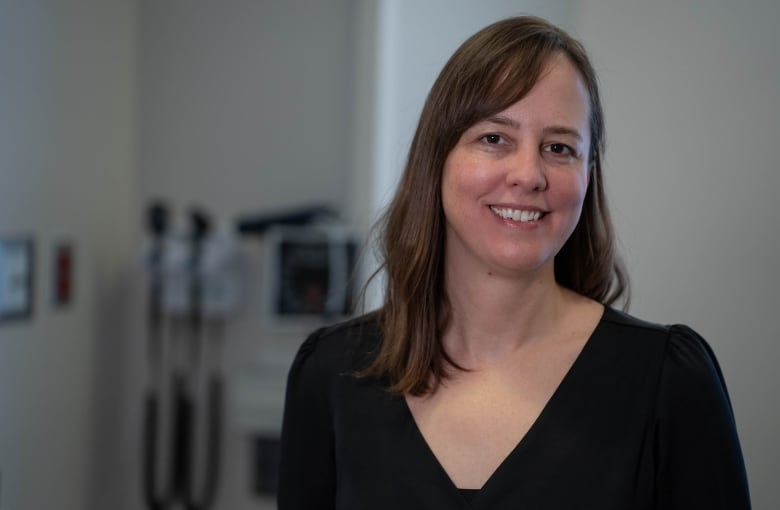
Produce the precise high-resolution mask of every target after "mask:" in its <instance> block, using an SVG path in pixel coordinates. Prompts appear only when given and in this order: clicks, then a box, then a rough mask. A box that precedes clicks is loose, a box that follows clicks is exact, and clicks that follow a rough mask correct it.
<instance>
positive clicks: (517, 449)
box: [400, 305, 612, 508]
mask: <svg viewBox="0 0 780 510" xmlns="http://www.w3.org/2000/svg"><path fill="white" fill-rule="evenodd" d="M611 313H612V312H611V308H610V307H608V306H606V305H605V306H604V309H603V311H602V314H601V317H600V318H599V321H598V323H596V327H595V328H593V331H592V332H591V333H590V335H589V336H588V339H587V340H586V341H585V344H584V345H583V347H582V349H581V350H580V352H579V354H577V356H576V357H575V359H574V362H573V363H572V364H571V366H570V367H569V369H568V370H567V371H566V373H565V374H564V376H563V378H562V379H561V381H560V383H558V386H557V387H556V388H555V390H554V391H553V393H552V395H551V396H550V398H549V399H548V400H547V402H546V403H545V404H544V406H543V407H542V410H541V412H540V413H539V415H538V416H537V417H536V419H535V420H534V422H533V423H532V424H531V426H530V427H529V428H528V430H527V431H526V433H525V434H524V435H523V437H521V438H520V440H519V441H518V442H517V444H515V446H514V447H513V448H512V449H511V450H510V451H509V453H508V454H507V455H506V457H504V459H503V460H502V461H501V462H500V463H499V464H498V466H496V468H495V469H494V470H493V472H492V473H491V474H490V476H488V478H487V479H486V480H485V483H484V484H483V485H482V487H480V488H479V489H473V490H475V491H476V493H475V494H474V495H473V497H472V498H470V503H469V502H467V501H466V498H465V497H464V496H463V495H462V494H460V493H459V491H460V490H461V488H460V487H457V486H456V485H455V483H454V482H453V481H452V478H450V475H449V474H448V473H447V470H446V469H444V466H442V464H441V462H440V461H439V459H438V457H436V454H435V453H434V452H433V450H432V449H431V447H430V445H429V444H428V441H427V440H426V439H425V436H424V435H423V433H422V431H421V430H420V427H419V426H418V425H417V421H416V420H415V418H414V414H412V410H411V408H410V407H409V403H408V402H407V401H406V398H405V397H403V396H401V397H400V400H401V405H402V406H403V410H404V414H405V418H406V419H407V420H409V422H410V425H411V428H412V429H413V432H414V436H415V441H416V443H417V445H418V446H419V449H420V450H422V451H423V452H424V453H423V456H424V457H425V459H426V462H432V463H433V465H434V466H435V468H436V471H438V472H439V473H440V475H441V476H442V477H443V478H444V480H446V483H447V484H448V485H449V486H450V488H451V490H452V491H455V492H458V493H459V496H460V498H461V500H462V501H463V502H464V504H465V505H466V506H465V507H464V508H472V506H473V505H474V504H475V503H477V502H478V501H479V500H480V499H481V496H482V495H483V493H484V492H485V489H486V488H487V489H488V490H489V489H490V487H491V486H492V485H493V484H495V483H496V481H495V480H496V479H499V478H500V477H501V476H502V475H501V474H502V472H503V471H505V470H506V469H508V468H507V467H506V466H507V464H509V463H511V462H512V461H513V460H514V458H515V457H517V456H520V455H522V452H523V450H527V449H528V445H529V444H533V442H534V441H535V440H536V436H539V435H540V434H544V431H545V423H547V422H549V421H550V420H551V419H553V418H552V417H554V415H555V410H556V407H557V403H558V402H559V401H561V400H562V399H563V398H562V396H561V395H562V394H564V395H565V393H566V391H567V390H568V389H569V388H571V387H573V386H576V384H575V383H576V376H577V373H578V372H579V367H580V366H582V365H584V364H587V358H588V357H589V356H590V352H591V351H593V350H594V348H595V347H594V346H593V344H594V343H595V339H596V338H597V337H598V336H599V332H600V330H601V329H602V328H603V327H604V324H605V323H606V322H607V319H608V316H609V315H610V314H611Z"/></svg>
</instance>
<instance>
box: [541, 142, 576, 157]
mask: <svg viewBox="0 0 780 510" xmlns="http://www.w3.org/2000/svg"><path fill="white" fill-rule="evenodd" d="M547 150H548V151H550V152H552V153H553V154H566V155H571V156H573V155H574V149H572V148H571V147H569V146H568V145H566V144H563V143H551V144H550V145H548V146H547Z"/></svg>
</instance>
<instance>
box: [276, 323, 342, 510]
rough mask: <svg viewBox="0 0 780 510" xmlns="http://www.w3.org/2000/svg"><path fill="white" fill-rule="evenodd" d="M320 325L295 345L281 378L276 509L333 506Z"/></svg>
mask: <svg viewBox="0 0 780 510" xmlns="http://www.w3.org/2000/svg"><path fill="white" fill-rule="evenodd" d="M319 338H320V331H317V332H314V333H313V334H312V335H311V336H309V337H308V338H307V339H306V341H305V342H304V343H303V344H302V345H301V347H300V349H299V350H298V353H297V355H296V356H295V359H294V361H293V364H292V366H291V368H290V372H289V375H288V379H287V393H286V397H285V407H284V418H283V423H282V437H281V450H280V456H281V461H280V466H279V487H278V494H277V502H278V508H279V510H304V509H306V510H326V509H333V508H334V501H335V482H336V475H335V470H334V453H333V452H334V446H333V421H332V418H331V413H330V410H329V404H328V401H329V399H328V388H329V380H328V376H327V374H326V373H325V371H324V370H323V369H322V364H321V360H320V359H319V356H318V354H320V353H318V349H317V347H318V346H317V343H318V340H319Z"/></svg>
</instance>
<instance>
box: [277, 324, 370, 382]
mask: <svg viewBox="0 0 780 510" xmlns="http://www.w3.org/2000/svg"><path fill="white" fill-rule="evenodd" d="M379 339H380V333H379V327H378V324H377V317H376V313H369V314H366V315H361V316H359V317H355V318H353V319H350V320H347V321H344V322H339V323H336V324H332V325H329V326H325V327H322V328H319V329H317V330H316V331H314V332H312V333H311V334H310V335H309V336H308V337H307V338H306V340H305V341H304V342H303V343H302V344H301V346H300V348H299V349H298V353H297V354H296V356H295V360H294V361H293V365H292V368H291V370H290V375H291V376H294V375H295V374H297V373H299V372H302V371H307V372H313V371H316V372H319V373H320V374H322V375H328V374H331V375H336V374H341V373H353V372H355V371H357V370H360V369H361V368H363V366H364V365H365V364H366V363H367V362H368V361H369V360H370V359H371V357H372V356H373V355H374V354H375V352H376V350H377V348H378V346H379Z"/></svg>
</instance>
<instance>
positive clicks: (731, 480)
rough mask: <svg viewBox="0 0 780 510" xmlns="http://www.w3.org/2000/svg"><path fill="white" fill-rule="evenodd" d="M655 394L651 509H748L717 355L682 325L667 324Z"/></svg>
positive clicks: (743, 473) (742, 469) (741, 467)
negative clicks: (654, 469) (654, 472)
mask: <svg viewBox="0 0 780 510" xmlns="http://www.w3.org/2000/svg"><path fill="white" fill-rule="evenodd" d="M666 349H667V352H666V356H665V360H664V364H663V367H662V371H661V380H660V386H659V393H658V402H657V411H656V413H657V414H656V427H657V436H656V437H657V443H656V458H657V467H658V469H657V480H656V482H657V483H656V487H657V491H656V498H657V501H656V508H659V509H664V510H675V509H687V510H690V509H693V508H707V509H709V510H717V509H723V510H726V509H729V510H742V509H749V508H750V498H749V493H748V486H747V476H746V473H745V466H744V461H743V458H742V451H741V448H740V445H739V439H738V437H737V431H736V424H735V421H734V414H733V412H732V408H731V402H730V400H729V396H728V391H727V389H726V384H725V381H724V378H723V374H722V372H721V369H720V366H719V365H718V362H717V359H716V358H715V355H714V353H713V351H712V349H711V348H710V346H709V345H708V344H707V342H706V341H705V340H704V339H703V338H702V337H701V336H699V335H698V334H697V333H696V332H695V331H693V330H692V329H691V328H689V327H687V326H680V325H677V326H672V327H671V328H670V329H669V337H668V341H667V346H666Z"/></svg>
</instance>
